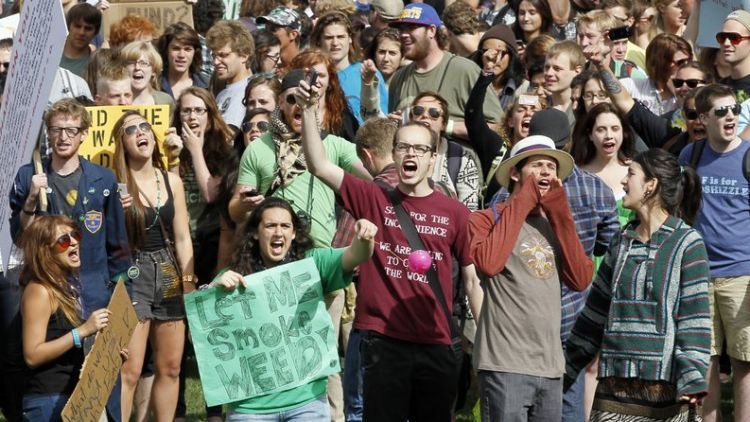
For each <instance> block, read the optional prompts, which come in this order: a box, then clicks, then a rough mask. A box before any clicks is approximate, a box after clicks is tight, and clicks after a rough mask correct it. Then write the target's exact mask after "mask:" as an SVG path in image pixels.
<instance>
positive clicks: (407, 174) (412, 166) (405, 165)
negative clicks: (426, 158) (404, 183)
mask: <svg viewBox="0 0 750 422" xmlns="http://www.w3.org/2000/svg"><path fill="white" fill-rule="evenodd" d="M418 170H419V163H418V162H417V160H415V159H412V158H407V159H404V161H403V162H402V163H401V174H402V175H403V176H404V179H411V178H413V177H414V176H416V174H417V171H418Z"/></svg>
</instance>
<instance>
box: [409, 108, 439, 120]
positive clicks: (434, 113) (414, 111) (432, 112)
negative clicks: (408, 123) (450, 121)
mask: <svg viewBox="0 0 750 422" xmlns="http://www.w3.org/2000/svg"><path fill="white" fill-rule="evenodd" d="M425 112H426V113H427V115H428V116H430V118H431V119H437V118H438V117H440V116H441V115H442V114H443V110H441V109H439V108H437V107H429V108H428V107H424V106H414V107H412V108H411V115H412V116H414V117H419V116H422V115H423V114H425Z"/></svg>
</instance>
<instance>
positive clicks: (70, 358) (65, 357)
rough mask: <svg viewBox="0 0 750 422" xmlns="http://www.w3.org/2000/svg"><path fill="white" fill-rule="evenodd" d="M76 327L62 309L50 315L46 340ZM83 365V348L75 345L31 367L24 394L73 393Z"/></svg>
mask: <svg viewBox="0 0 750 422" xmlns="http://www.w3.org/2000/svg"><path fill="white" fill-rule="evenodd" d="M73 328H75V326H74V325H73V324H71V323H70V321H68V319H67V318H65V314H64V313H63V312H62V309H59V308H58V310H57V311H56V312H55V313H54V314H52V315H51V316H50V317H49V322H48V323H47V336H46V338H45V341H52V340H55V339H57V338H59V337H62V336H64V335H66V334H67V333H68V332H69V331H70V330H72V329H73ZM81 366H83V349H79V348H77V347H73V348H72V349H70V350H68V351H67V352H65V353H63V354H62V355H61V356H59V357H58V358H57V359H55V360H53V361H52V362H47V363H45V364H44V365H42V366H40V367H38V368H35V369H30V370H29V372H28V375H29V377H28V381H27V384H26V389H25V390H24V395H28V394H68V395H69V394H72V393H73V390H74V389H75V386H76V384H77V383H78V377H79V374H80V371H81Z"/></svg>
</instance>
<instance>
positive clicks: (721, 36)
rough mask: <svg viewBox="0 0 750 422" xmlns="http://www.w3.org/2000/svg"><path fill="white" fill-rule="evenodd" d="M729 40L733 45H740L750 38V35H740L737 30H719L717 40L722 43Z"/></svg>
mask: <svg viewBox="0 0 750 422" xmlns="http://www.w3.org/2000/svg"><path fill="white" fill-rule="evenodd" d="M727 40H729V42H730V43H732V45H739V44H740V43H741V42H742V41H744V40H750V36H748V35H740V34H738V33H736V32H719V33H718V34H716V41H718V42H719V44H720V45H724V43H725V42H726V41H727Z"/></svg>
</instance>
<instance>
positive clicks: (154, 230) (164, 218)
mask: <svg viewBox="0 0 750 422" xmlns="http://www.w3.org/2000/svg"><path fill="white" fill-rule="evenodd" d="M162 176H163V178H164V184H165V186H166V190H167V201H166V202H164V204H163V205H162V206H161V208H159V215H158V217H157V214H156V208H151V207H145V209H144V211H145V221H146V228H147V230H146V239H145V242H144V244H143V250H144V251H145V252H155V251H158V250H161V249H164V248H166V247H167V242H166V239H164V235H163V233H162V230H161V225H162V224H164V228H165V229H166V230H167V235H168V236H169V237H170V238H174V236H173V233H172V221H173V220H174V201H173V198H172V187H171V186H170V185H169V177H168V176H167V174H166V173H164V172H162ZM157 218H158V219H159V220H161V222H159V221H158V220H157Z"/></svg>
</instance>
